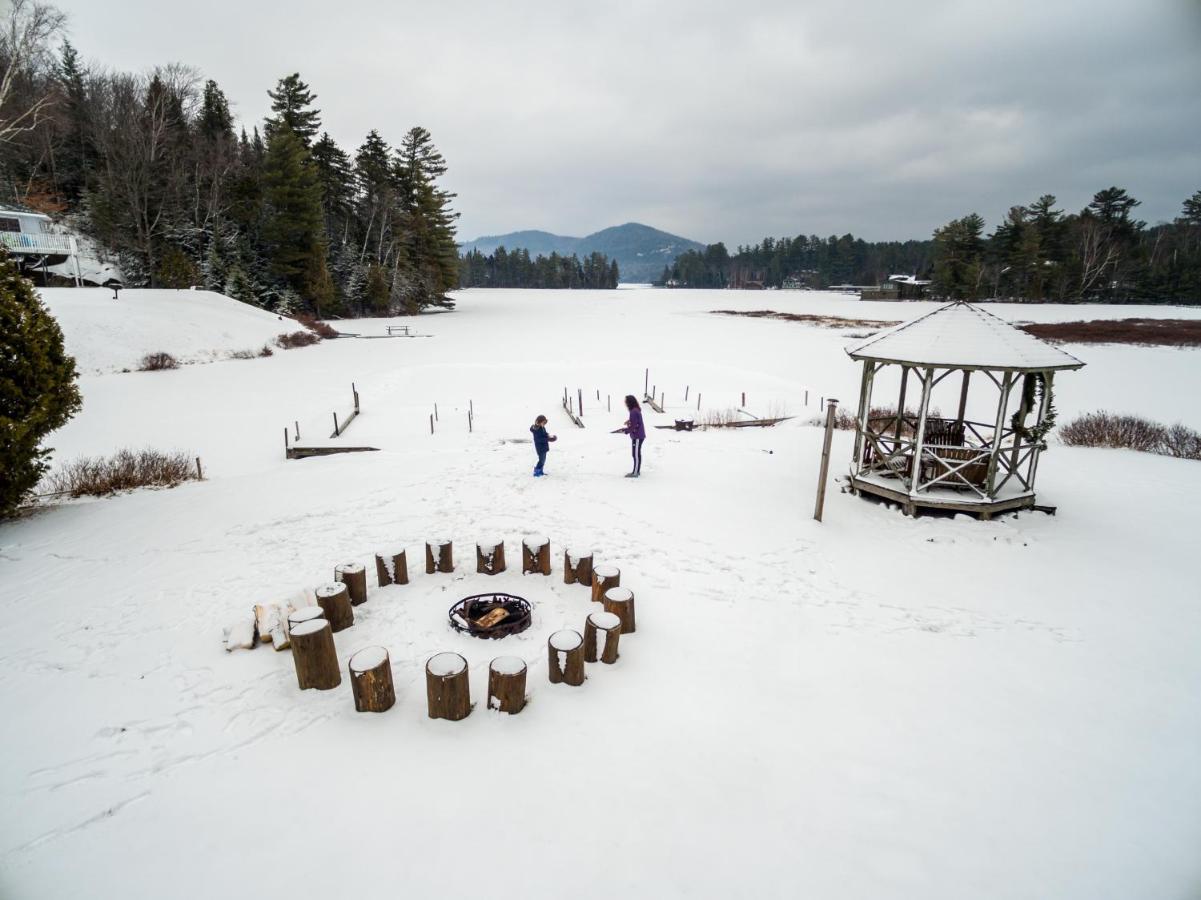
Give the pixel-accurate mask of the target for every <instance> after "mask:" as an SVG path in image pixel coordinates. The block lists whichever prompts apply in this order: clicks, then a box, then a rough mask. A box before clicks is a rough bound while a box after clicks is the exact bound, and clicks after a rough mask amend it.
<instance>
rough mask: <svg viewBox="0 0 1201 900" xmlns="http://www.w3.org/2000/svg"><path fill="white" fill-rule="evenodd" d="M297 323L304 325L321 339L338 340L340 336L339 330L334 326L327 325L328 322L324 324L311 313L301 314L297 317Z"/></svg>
mask: <svg viewBox="0 0 1201 900" xmlns="http://www.w3.org/2000/svg"><path fill="white" fill-rule="evenodd" d="M296 321H297V322H299V323H300V324H301V325H303V326H304V327H305V328H307V329H308V330H309V331H312V332H314V333H315V334H317V335H319V336H320V337H323V338H336V337H337V336H338V331H337V329H335V328H334V327H333V326H332V325H329V324H327V323H326V322H322V321H321V320H320V319H318V318H317V317H316V316H314V315H312V314H311V313H301V314H300V315H298V316H297V317H296Z"/></svg>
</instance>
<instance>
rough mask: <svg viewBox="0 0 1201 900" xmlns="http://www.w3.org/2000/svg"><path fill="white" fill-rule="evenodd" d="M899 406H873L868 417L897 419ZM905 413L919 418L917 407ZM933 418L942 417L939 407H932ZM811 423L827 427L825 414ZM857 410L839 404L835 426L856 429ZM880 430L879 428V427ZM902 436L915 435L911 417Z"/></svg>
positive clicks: (931, 416)
mask: <svg viewBox="0 0 1201 900" xmlns="http://www.w3.org/2000/svg"><path fill="white" fill-rule="evenodd" d="M896 415H897V408H896V407H895V406H873V407H872V408H871V411H870V412H869V413H868V418H871V419H895V418H896ZM905 415H906V416H908V417H909V418H911V419H916V418H917V410H916V409H909V408H906V409H905ZM928 416H929V417H930V418H931V419H937V418H941V413H940V412H939V410H938V408H937V407H931V408H930V411H929V413H928ZM808 424H810V425H819V426H821V427H823V428H824V427H825V425H826V417H825V416H814V417H813V418H812V419H810V420H809V423H808ZM856 424H857V423H856V411H855V410H853V409H851V408H850V407H848V406H839V407H837V408H836V409H835V410H834V428H835V429H836V430H838V431H854V430H855V426H856ZM877 430H878V429H877ZM901 436H902V437H905V436H909V437H912V436H913V426H912V425H911V424H910V421H909V419H905V420H904V423H903V424H902V426H901Z"/></svg>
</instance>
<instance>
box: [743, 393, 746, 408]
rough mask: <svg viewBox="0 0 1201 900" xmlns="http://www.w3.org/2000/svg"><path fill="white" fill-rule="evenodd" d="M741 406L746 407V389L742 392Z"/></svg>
mask: <svg viewBox="0 0 1201 900" xmlns="http://www.w3.org/2000/svg"><path fill="white" fill-rule="evenodd" d="M742 408H743V409H746V391H743V392H742Z"/></svg>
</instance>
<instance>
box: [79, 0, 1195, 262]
mask: <svg viewBox="0 0 1201 900" xmlns="http://www.w3.org/2000/svg"><path fill="white" fill-rule="evenodd" d="M59 5H60V6H61V7H62V8H63V9H64V10H66V11H67V12H69V14H70V15H71V20H72V39H73V41H74V42H75V44H76V45H77V46H78V47H79V48H80V50H81V52H82V53H83V54H84V56H85V57H87V58H89V59H92V60H95V61H98V62H101V63H104V64H106V65H109V66H112V67H120V68H131V69H146V68H149V67H151V66H153V65H154V64H156V63H162V62H166V61H171V60H179V61H183V62H187V63H190V64H192V65H195V66H197V67H199V68H200V69H201V70H202V71H203V72H204V74H205V75H206V76H207V77H212V78H215V79H216V80H217V81H218V82H219V83H220V84H221V85H222V87H223V88H224V89H225V90H226V92H227V93H228V94H229V96H230V98H231V99H232V100H234V101H235V103H236V111H237V112H238V114H239V115H240V116H241V117H242V118H243V119H244V120H246V121H248V122H253V121H255V120H258V119H260V118H261V117H262V116H263V115H264V113H265V112H266V109H267V97H266V93H265V91H266V89H267V88H268V87H270V86H272V85H273V84H274V82H275V80H276V78H278V77H279V76H280V75H282V74H286V73H288V72H291V71H299V72H300V73H301V74H302V76H303V77H304V78H305V80H306V81H308V82H309V84H310V85H311V86H312V87H313V89H314V90H315V91H316V92H317V93H318V95H319V105H320V107H321V109H322V113H323V117H324V121H325V127H326V128H327V129H328V130H329V131H330V133H331V134H333V135H334V137H335V138H336V139H337V140H338V141H339V142H340V143H341V144H343V146H345V147H346V148H348V149H351V150H353V148H354V147H355V146H357V145H358V143H359V142H360V141H361V140H362V138H363V135H364V134H365V133H366V132H367V130H368V129H370V128H378V129H379V130H380V132H381V133H382V134H383V135H384V136H385V138H387V139H389V140H391V141H398V140H399V139H400V137H401V135H402V134H403V133H404V131H405V130H406V129H407V128H409V127H410V126H412V125H414V124H421V125H424V126H425V127H427V128H429V129H430V131H431V132H432V133H433V135H434V140H435V142H436V143H437V144H438V146H439V148H440V149H441V150H442V151H443V153H444V154H445V155H446V158H447V160H448V162H449V163H450V166H451V168H450V173H449V176H448V186H449V187H450V188H451V189H452V190H456V191H458V192H459V194H460V200H459V203H458V208H459V209H460V210H461V212H462V220H461V227H460V232H461V234H462V236H463V237H467V238H469V237H475V236H477V235H480V234H487V233H499V232H504V231H510V230H515V229H519V228H544V229H547V230H551V231H557V232H560V233H569V234H584V233H586V232H589V231H592V230H595V229H598V228H602V227H604V226H607V225H612V224H617V223H620V222H624V221H629V220H637V221H643V222H646V223H648V224H651V225H655V226H657V227H660V228H664V229H666V230H669V231H674V232H677V233H680V234H683V235H686V236H688V237H694V238H696V239H697V240H702V241H717V240H725V241H726V242H727V243H729V244H731V245H734V244H739V243H747V242H751V241H755V240H758V239H759V238H761V237H763V236H764V235H768V234H772V235H783V234H796V233H799V232H805V233H817V234H833V233H845V232H847V231H853V232H854V233H855V234H857V235H862V236H864V237H867V238H870V239H885V238H896V239H905V238H914V237H919V238H920V237H926V236H928V235H929V234H930V232H931V230H932V229H933V228H934V227H936V226H937V225H939V224H941V223H943V222H945V221H947V220H948V219H950V218H952V217H955V216H959V215H963V214H965V213H967V212H972V211H977V212H979V213H981V214H982V215H984V216H985V217H986V218H987V219H988V220H989V222H990V225H992V224H995V223H996V221H997V220H998V219H999V218H1000V217H1001V216H1002V215H1003V214H1004V212H1005V210H1006V209H1007V208H1008V207H1009V206H1011V205H1013V204H1017V203H1026V202H1029V201H1031V200H1033V199H1034V198H1035V197H1037V196H1038V195H1040V194H1043V193H1054V194H1056V195H1057V196H1058V197H1059V198H1060V201H1061V204H1062V205H1063V206H1065V207H1066V208H1068V209H1071V210H1075V209H1079V208H1080V207H1081V206H1083V205H1084V204H1085V203H1086V202H1087V201H1088V199H1089V198H1090V197H1091V195H1092V193H1093V192H1095V191H1096V190H1099V189H1100V188H1103V187H1107V186H1109V185H1110V184H1118V185H1121V186H1123V187H1126V188H1127V189H1128V190H1130V191H1131V193H1132V194H1134V195H1135V196H1136V197H1138V198H1140V199H1141V200H1143V206H1142V207H1140V208H1139V210H1138V212H1139V213H1140V215H1141V216H1142V217H1143V218H1145V219H1147V220H1148V221H1158V220H1163V219H1169V218H1171V217H1173V216H1175V215H1176V214H1177V213H1178V212H1179V209H1180V204H1181V201H1182V200H1183V199H1184V198H1185V197H1186V196H1188V195H1189V194H1191V193H1192V192H1193V191H1195V190H1197V189H1198V188H1201V90H1198V88H1199V87H1201V6H1199V5H1198V4H1197V3H1196V2H1195V0H1143V2H1137V0H1093V2H1087V3H1086V2H1078V0H1042V2H1032V0H1007V2H1005V3H996V2H979V0H922V2H910V3H897V2H895V0H860V2H857V3H854V4H844V6H849V7H850V8H849V9H839V8H836V6H837V5H836V4H831V3H829V2H822V3H816V2H811V0H793V2H775V0H765V2H747V3H742V4H731V3H728V2H723V3H717V2H711V0H691V2H675V0H673V2H659V3H655V4H653V5H652V4H648V3H633V2H609V3H603V4H600V3H594V4H588V5H583V4H575V3H569V2H563V0H557V2H551V0H530V2H517V3H511V4H498V3H482V2H459V3H453V4H450V3H448V4H441V5H437V6H435V5H432V4H428V3H420V4H418V3H412V2H407V0H402V2H382V0H379V2H376V0H371V2H353V0H351V2H345V3H343V4H341V5H340V6H337V7H331V6H330V5H329V4H328V3H324V2H322V3H317V2H314V0H297V2H291V3H288V4H286V5H282V4H270V5H269V6H267V5H263V6H262V7H260V5H258V4H253V3H247V2H245V0H243V2H233V0H209V2H207V3H205V4H204V5H203V6H200V7H197V6H194V5H191V4H189V5H187V6H184V5H182V4H181V5H179V7H178V9H177V10H172V9H171V8H170V4H164V3H162V2H161V0H108V2H106V3H96V2H95V0H64V2H60V4H59Z"/></svg>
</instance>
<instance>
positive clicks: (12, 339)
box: [0, 255, 82, 517]
mask: <svg viewBox="0 0 1201 900" xmlns="http://www.w3.org/2000/svg"><path fill="white" fill-rule="evenodd" d="M75 378H76V371H75V360H74V359H72V358H71V357H70V356H68V355H67V354H66V351H65V350H64V348H63V333H62V331H61V330H60V329H59V327H58V323H57V322H55V321H54V317H53V316H52V315H50V311H49V310H48V309H46V307H45V305H44V304H43V303H42V301H41V300H40V299H39V298H38V296H37V294H36V293H34V291H33V286H32V285H31V284H30V283H29V282H28V281H26V280H25V279H24V278H22V277H21V274H20V272H18V271H17V268H16V266H14V265H13V264H12V263H11V262H9V261H8V259H7V258H6V257H4V256H3V255H0V517H3V516H7V515H9V514H11V513H12V512H13V511H14V510H15V509H16V508H17V506H18V505H19V504H20V503H21V501H22V500H23V499H24V498H25V496H26V495H27V494H28V493H29V492H30V491H32V490H33V488H34V487H35V486H36V485H37V483H38V480H39V479H40V478H41V477H42V475H43V474H44V473H45V471H46V468H47V466H46V457H47V456H49V455H50V449H49V448H44V447H42V446H41V442H42V439H43V438H44V437H46V435H48V434H50V433H51V432H52V431H54V430H55V429H57V428H61V427H62V426H63V425H65V424H66V423H67V420H68V419H70V418H71V416H73V415H74V414H75V412H76V411H77V410H78V409H79V407H80V405H81V403H82V401H81V399H80V396H79V388H78V387H76V385H75Z"/></svg>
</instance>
